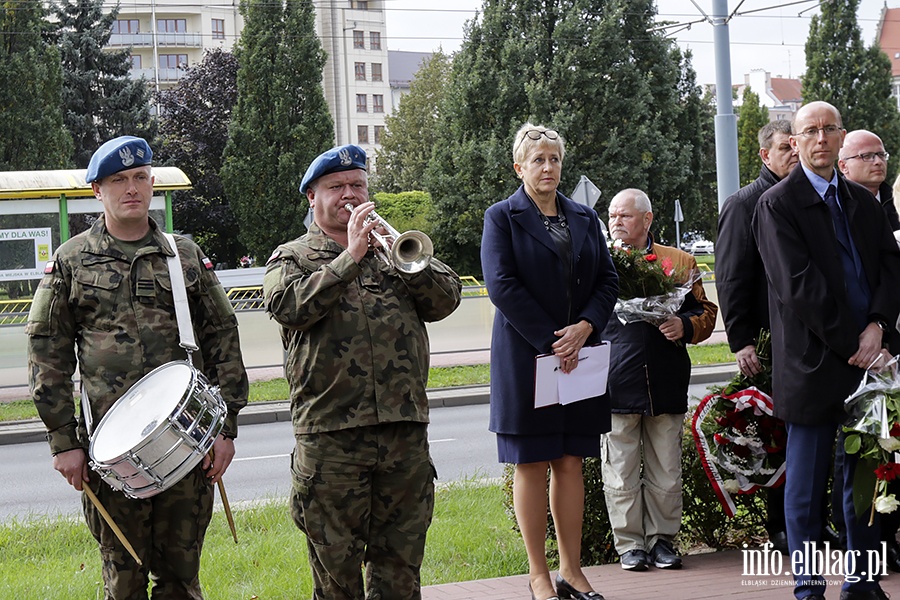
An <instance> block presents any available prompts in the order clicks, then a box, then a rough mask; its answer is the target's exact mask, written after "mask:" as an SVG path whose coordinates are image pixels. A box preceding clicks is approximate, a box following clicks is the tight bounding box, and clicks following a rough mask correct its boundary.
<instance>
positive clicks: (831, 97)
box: [802, 0, 900, 181]
mask: <svg viewBox="0 0 900 600" xmlns="http://www.w3.org/2000/svg"><path fill="white" fill-rule="evenodd" d="M858 6H859V0H845V1H843V2H823V3H822V4H821V7H820V8H821V11H822V14H821V15H816V16H813V18H812V19H811V21H810V24H809V37H808V38H807V40H806V74H805V75H804V76H803V78H802V84H803V101H804V102H811V101H813V100H824V101H826V102H830V103H831V104H833V105H834V106H835V107H837V109H838V110H839V111H841V117H842V118H843V121H844V127H846V128H847V130H848V131H849V130H854V129H868V130H869V131H871V132H873V133H875V134H876V135H878V136H880V137H881V139H882V141H884V147H885V148H888V149H890V148H900V114H898V111H897V104H896V101H895V100H894V99H893V98H891V61H890V59H889V58H888V57H887V55H885V54H884V52H882V51H881V49H880V48H879V47H878V46H877V45H873V46H871V47H869V48H866V47H865V46H864V45H863V42H862V37H861V34H860V29H859V24H858V23H857V20H856V10H857V7H858ZM897 166H898V158H892V159H891V161H890V163H889V164H888V181H893V178H894V175H895V174H896V172H897Z"/></svg>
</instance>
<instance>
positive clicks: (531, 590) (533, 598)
mask: <svg viewBox="0 0 900 600" xmlns="http://www.w3.org/2000/svg"><path fill="white" fill-rule="evenodd" d="M528 591H529V593H530V594H531V600H537V598H536V597H535V595H534V590H533V589H531V582H530V581H529V582H528ZM547 600H559V596H551V597H550V598H547ZM600 600H603V598H600Z"/></svg>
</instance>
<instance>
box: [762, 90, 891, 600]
mask: <svg viewBox="0 0 900 600" xmlns="http://www.w3.org/2000/svg"><path fill="white" fill-rule="evenodd" d="M792 132H793V133H792V135H791V137H790V140H791V146H792V147H793V148H794V149H795V150H796V151H797V154H798V156H799V158H800V166H799V167H798V168H795V169H794V170H793V171H791V173H790V174H789V175H788V176H787V177H785V178H784V179H783V180H781V181H780V182H779V183H777V184H775V185H774V186H773V187H772V188H770V189H769V190H767V191H766V192H765V193H764V194H763V195H762V197H761V198H760V200H759V203H758V204H757V206H756V211H755V213H754V216H753V234H754V236H755V238H756V242H757V247H758V248H759V252H760V256H761V258H762V261H763V266H764V267H765V269H766V277H767V279H768V281H769V317H770V322H771V326H772V364H773V376H772V389H773V394H772V396H773V397H774V398H775V415H776V416H777V417H779V418H780V419H782V420H783V421H784V422H785V426H786V428H787V432H788V440H787V457H786V467H787V468H786V481H785V502H784V504H785V510H784V512H785V520H786V524H787V532H788V548H789V549H790V550H791V557H792V558H797V557H800V558H801V559H802V560H792V562H791V569H792V571H793V573H794V583H795V586H794V595H795V596H796V597H797V598H807V599H812V600H817V599H823V598H824V597H825V587H826V582H825V580H824V579H823V577H822V576H821V575H819V574H817V573H820V572H821V569H816V568H815V566H814V565H812V564H810V559H809V557H810V556H811V555H812V554H813V553H812V552H809V551H807V552H806V553H805V554H804V548H808V549H809V548H811V546H805V544H813V543H815V544H816V545H817V546H818V547H819V549H823V548H822V547H821V538H820V536H821V531H822V509H821V506H822V494H823V491H824V489H825V486H826V482H827V479H828V471H829V467H830V463H831V458H832V454H833V450H832V448H833V445H834V439H835V433H836V432H837V430H838V429H839V425H840V423H842V422H843V419H844V406H843V404H844V400H845V399H846V398H847V396H849V395H850V394H851V393H852V392H853V391H854V390H855V389H856V388H857V386H858V385H859V382H860V381H861V379H862V377H863V375H864V373H865V370H866V369H867V368H869V367H870V366H871V365H873V364H876V365H877V364H879V363H880V364H884V363H883V361H884V359H885V353H884V352H883V351H882V345H883V344H885V345H890V346H891V347H892V349H900V348H898V347H897V342H898V341H900V340H898V335H897V331H896V330H894V329H893V327H888V325H887V323H894V322H896V318H897V313H898V309H900V306H898V303H897V298H898V296H900V250H898V248H897V243H896V242H895V241H894V237H893V235H892V232H891V229H890V226H889V225H888V221H887V218H886V217H885V214H884V211H883V210H882V209H881V207H880V206H879V205H878V204H877V203H875V202H873V201H872V195H871V193H870V192H869V191H867V190H866V189H865V188H863V187H862V186H860V185H858V184H856V183H853V182H852V181H848V180H846V179H845V178H844V177H843V176H842V175H840V174H839V173H838V172H837V170H836V169H835V166H834V165H835V161H837V159H838V155H839V153H840V150H841V145H842V142H843V140H844V136H845V134H846V132H845V130H844V128H843V125H842V122H841V115H840V113H839V112H838V110H837V109H836V108H835V107H834V106H832V105H831V104H828V103H827V102H812V103H810V104H806V105H804V106H803V107H801V108H800V110H799V111H797V115H796V116H795V117H794V122H793V124H792ZM843 444H844V435H843V433H841V434H840V435H839V436H838V442H837V447H838V449H839V450H838V452H842V451H843V450H842V449H843ZM856 458H857V457H856V455H854V454H848V455H847V456H846V457H845V459H844V461H843V469H842V472H843V482H844V483H843V490H844V494H843V497H842V500H843V512H844V520H845V522H846V525H847V546H848V548H847V549H848V550H849V551H855V552H859V553H861V554H855V555H857V556H868V554H866V552H867V551H872V552H875V551H876V549H880V547H881V545H880V543H879V539H878V538H879V536H878V533H879V527H877V526H876V527H868V526H867V524H868V523H867V522H868V519H857V517H856V510H855V508H854V505H853V493H852V492H853V475H854V470H855V467H856ZM848 566H851V567H855V568H849V569H848V570H849V571H853V572H852V573H848V574H847V576H846V578H845V580H844V584H843V589H842V591H841V600H883V599H885V598H887V596H886V595H885V594H884V592H883V591H882V589H881V587H880V586H879V584H878V581H877V579H878V577H877V574H876V575H875V576H874V577H873V576H872V574H871V573H868V574H863V573H861V571H866V570H868V566H867V565H866V564H864V561H857V562H856V564H855V565H848Z"/></svg>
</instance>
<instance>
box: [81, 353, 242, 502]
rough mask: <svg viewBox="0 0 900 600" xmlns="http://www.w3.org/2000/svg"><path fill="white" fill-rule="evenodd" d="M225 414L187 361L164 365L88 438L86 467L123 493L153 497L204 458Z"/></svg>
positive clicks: (209, 387)
mask: <svg viewBox="0 0 900 600" xmlns="http://www.w3.org/2000/svg"><path fill="white" fill-rule="evenodd" d="M226 412H227V409H226V407H225V401H224V400H222V396H221V395H220V394H219V388H218V387H216V386H212V385H210V383H209V381H208V380H207V379H206V377H205V376H204V375H203V373H201V372H200V371H198V370H197V369H195V368H194V367H193V366H192V365H191V364H190V363H188V362H170V363H166V364H164V365H162V366H161V367H157V368H156V369H154V370H153V371H151V372H150V373H148V374H147V375H145V376H144V377H143V378H141V380H140V381H138V382H137V383H136V384H134V386H132V388H131V389H130V390H128V391H127V392H126V393H125V394H124V395H123V396H122V397H121V398H119V400H118V401H117V402H116V403H115V404H114V405H113V406H112V408H110V409H109V412H107V413H106V415H104V417H103V419H102V420H101V421H100V424H99V425H97V429H96V430H95V431H94V434H93V436H92V437H91V445H90V455H91V463H90V464H91V468H92V469H94V470H95V471H97V472H98V473H99V474H100V476H101V477H102V478H103V480H104V481H106V483H108V484H109V485H110V486H111V487H112V488H113V489H116V490H121V491H122V492H124V493H125V495H126V496H129V497H131V498H149V497H151V496H155V495H156V494H158V493H160V492H162V491H164V490H166V489H168V488H170V487H172V486H173V485H175V484H176V483H178V482H179V481H180V480H181V479H182V478H183V477H184V476H185V475H187V474H188V473H189V472H190V471H191V469H193V468H194V467H195V466H197V464H198V463H199V462H200V461H201V460H203V457H204V456H205V455H206V453H207V452H209V450H210V448H212V446H213V442H215V440H216V436H218V435H219V432H220V431H222V426H223V425H224V424H225V415H226Z"/></svg>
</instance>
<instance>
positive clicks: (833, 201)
mask: <svg viewBox="0 0 900 600" xmlns="http://www.w3.org/2000/svg"><path fill="white" fill-rule="evenodd" d="M825 204H827V205H828V210H829V212H831V221H832V222H833V224H834V233H835V235H836V236H837V239H838V242H840V244H841V246H843V247H844V250H845V251H846V252H847V253H848V254H850V255H851V257H852V255H853V246H852V245H851V242H850V229H849V227H848V226H847V219H846V217H844V211H842V210H841V207H840V206H839V205H838V201H837V189H836V188H835V187H834V186H833V185H829V186H828V190H827V191H826V192H825Z"/></svg>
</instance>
